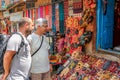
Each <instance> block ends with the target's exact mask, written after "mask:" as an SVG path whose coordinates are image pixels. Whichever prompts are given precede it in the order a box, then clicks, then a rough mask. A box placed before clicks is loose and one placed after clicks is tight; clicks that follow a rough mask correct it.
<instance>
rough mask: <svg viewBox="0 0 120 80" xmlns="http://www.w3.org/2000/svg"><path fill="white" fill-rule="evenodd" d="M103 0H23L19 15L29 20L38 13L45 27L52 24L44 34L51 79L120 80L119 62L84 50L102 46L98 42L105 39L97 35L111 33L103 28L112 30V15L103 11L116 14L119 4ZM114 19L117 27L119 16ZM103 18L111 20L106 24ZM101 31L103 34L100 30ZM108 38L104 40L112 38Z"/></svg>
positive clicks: (100, 42) (36, 17)
mask: <svg viewBox="0 0 120 80" xmlns="http://www.w3.org/2000/svg"><path fill="white" fill-rule="evenodd" d="M99 1H100V2H99ZM103 1H108V2H102V0H46V1H45V0H38V1H36V2H28V3H27V4H26V10H24V12H23V16H26V17H30V18H31V19H32V20H33V21H34V20H36V19H38V18H40V17H43V18H46V19H47V20H48V25H49V27H51V28H52V32H49V33H47V34H46V35H47V37H48V41H49V43H50V46H51V49H50V54H51V55H50V63H51V64H52V65H53V72H52V80H120V63H119V62H117V61H112V60H107V59H105V58H101V57H99V56H95V55H89V54H87V53H91V54H94V50H95V51H96V49H97V50H99V49H106V48H104V47H107V46H108V45H107V44H104V45H105V46H102V45H103V43H105V41H101V40H102V39H101V36H102V37H103V36H104V38H105V39H106V38H107V36H109V35H108V34H111V32H106V31H108V30H109V31H112V30H110V29H111V27H109V26H112V25H113V24H112V23H111V22H112V21H111V20H112V18H110V19H108V18H106V17H108V16H109V15H105V14H110V12H111V14H110V17H112V16H111V15H114V14H115V16H118V15H119V14H117V13H119V11H120V10H119V8H117V9H116V8H115V9H114V8H111V5H112V6H113V5H114V3H113V2H114V1H113V0H103ZM112 1H113V2H112ZM118 1H119V0H116V2H118ZM109 3H110V4H109ZM118 3H120V2H118ZM101 4H102V5H103V6H102V7H103V8H102V7H101V6H100V5H101ZM117 5H118V4H117V3H116V6H117ZM108 6H109V7H110V9H114V10H115V13H114V14H113V13H112V11H111V10H109V9H107V8H108ZM118 7H119V5H118ZM102 9H103V10H102ZM99 10H101V11H99ZM96 15H97V16H96ZM103 18H105V19H103ZM101 19H102V20H101ZM115 19H116V21H118V22H116V23H115V25H117V28H119V19H118V18H117V17H116V18H115ZM105 20H106V21H110V22H109V23H111V24H109V25H107V24H106V23H108V22H106V21H105ZM101 21H102V22H101ZM113 21H114V20H113ZM104 22H106V23H104ZM105 24H106V25H105ZM101 26H102V27H101ZM103 27H104V28H103ZM107 28H109V29H107ZM103 30H106V31H103ZM116 30H118V29H116ZM102 31H103V32H104V33H107V34H106V35H105V34H101V33H102ZM117 33H118V34H119V31H118V32H117V31H116V32H114V34H117ZM118 36H119V35H118ZM118 36H117V35H116V38H114V40H116V41H117V40H118V39H117V38H118ZM96 37H97V38H96ZM109 38H110V37H109ZM109 38H107V39H106V40H112V38H111V39H109ZM116 41H115V42H116ZM96 42H97V43H96ZM106 42H110V41H106ZM118 42H120V41H118ZM116 44H118V43H114V45H115V46H117V45H116ZM108 48H109V47H108Z"/></svg>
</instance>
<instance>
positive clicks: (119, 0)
mask: <svg viewBox="0 0 120 80" xmlns="http://www.w3.org/2000/svg"><path fill="white" fill-rule="evenodd" d="M114 16H115V18H114V24H115V25H114V33H113V47H120V0H116V2H115V14H114Z"/></svg>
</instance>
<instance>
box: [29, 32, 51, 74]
mask: <svg viewBox="0 0 120 80" xmlns="http://www.w3.org/2000/svg"><path fill="white" fill-rule="evenodd" d="M43 37H44V39H43V43H42V46H41V48H40V49H39V51H38V52H37V53H35V55H33V56H32V65H31V73H45V72H48V71H49V70H50V65H49V53H48V50H49V49H50V46H49V43H48V41H47V38H46V36H44V35H43ZM27 39H28V41H29V43H30V46H31V54H33V53H34V52H35V51H36V50H37V49H38V48H39V46H40V44H41V41H42V36H39V35H37V34H35V33H32V34H31V35H29V36H28V38H27Z"/></svg>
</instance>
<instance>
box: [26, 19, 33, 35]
mask: <svg viewBox="0 0 120 80" xmlns="http://www.w3.org/2000/svg"><path fill="white" fill-rule="evenodd" d="M33 29H34V25H33V22H32V21H31V23H30V24H27V29H26V34H27V35H29V34H31V32H32V31H33Z"/></svg>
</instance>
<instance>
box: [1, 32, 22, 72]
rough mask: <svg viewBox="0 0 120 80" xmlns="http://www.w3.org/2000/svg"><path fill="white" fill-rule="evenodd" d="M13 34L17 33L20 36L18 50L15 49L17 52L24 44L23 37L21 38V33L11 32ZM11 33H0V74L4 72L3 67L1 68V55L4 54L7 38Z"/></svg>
mask: <svg viewBox="0 0 120 80" xmlns="http://www.w3.org/2000/svg"><path fill="white" fill-rule="evenodd" d="M13 34H18V35H20V36H21V38H22V41H21V44H20V46H19V48H18V51H17V54H18V53H19V51H20V49H21V47H23V45H24V39H23V37H22V35H21V34H19V33H13ZM13 34H11V35H10V36H7V35H4V34H0V74H1V73H3V72H4V69H3V57H4V54H5V51H6V48H7V43H8V41H9V39H10V38H11V36H12V35H13Z"/></svg>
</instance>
